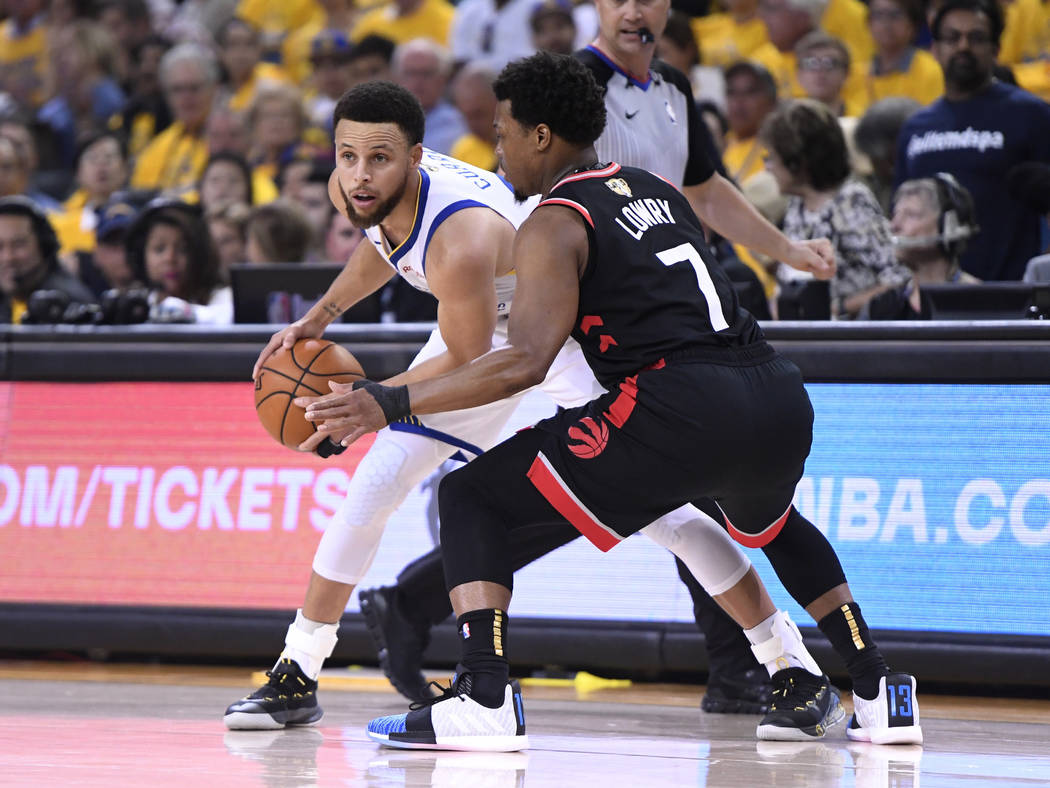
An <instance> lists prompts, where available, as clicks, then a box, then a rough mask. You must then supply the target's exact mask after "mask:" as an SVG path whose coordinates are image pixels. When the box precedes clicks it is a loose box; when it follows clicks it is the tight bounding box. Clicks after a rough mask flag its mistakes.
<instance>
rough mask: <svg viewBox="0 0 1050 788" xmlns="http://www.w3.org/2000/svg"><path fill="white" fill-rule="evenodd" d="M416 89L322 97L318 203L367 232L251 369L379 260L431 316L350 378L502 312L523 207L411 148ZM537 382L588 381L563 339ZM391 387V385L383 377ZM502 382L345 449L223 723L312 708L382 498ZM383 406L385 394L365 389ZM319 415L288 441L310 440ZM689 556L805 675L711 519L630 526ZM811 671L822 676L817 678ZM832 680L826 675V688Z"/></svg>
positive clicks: (469, 347)
mask: <svg viewBox="0 0 1050 788" xmlns="http://www.w3.org/2000/svg"><path fill="white" fill-rule="evenodd" d="M422 135H423V114H422V110H421V108H420V107H419V105H418V102H417V101H416V100H415V99H414V98H413V97H412V96H411V94H409V93H408V92H407V91H405V90H403V89H402V88H400V87H398V86H396V85H393V84H391V83H368V84H365V85H361V86H358V87H357V88H354V89H353V90H351V91H349V92H348V93H347V94H346V95H345V96H344V97H343V98H342V99H341V100H340V102H339V105H338V106H337V107H336V110H335V143H336V159H337V165H336V169H335V171H334V172H333V174H332V178H331V180H330V182H329V183H330V187H329V192H330V196H331V197H332V200H333V203H334V204H335V205H336V206H337V208H340V209H341V210H343V211H345V212H346V215H347V216H348V218H350V219H351V221H353V222H354V223H355V224H357V225H358V226H362V227H365V228H366V233H367V235H368V241H367V242H362V243H361V244H359V245H358V247H357V249H356V250H355V251H354V253H353V254H352V256H351V258H350V260H349V262H348V263H347V265H346V267H345V268H344V270H343V271H342V272H341V273H340V275H339V276H338V277H337V278H336V280H335V282H334V283H333V285H332V286H331V287H330V288H329V290H328V292H327V293H326V294H325V296H324V297H323V298H322V299H321V301H320V302H319V303H318V304H317V305H316V306H315V307H314V308H312V309H311V310H310V311H309V312H308V313H307V315H306V316H305V317H304V318H303V319H302V320H300V321H297V322H296V323H294V324H293V325H291V326H289V327H287V328H285V329H283V330H282V331H280V332H278V333H277V334H275V335H274V336H273V337H272V339H271V340H270V342H269V343H268V344H267V346H266V347H265V348H264V349H263V351H262V352H261V353H260V356H259V360H258V362H257V364H256V369H255V373H258V370H259V368H260V367H261V366H262V364H263V363H264V361H265V359H266V357H267V356H269V355H270V354H271V353H272V352H273V351H274V350H276V349H277V348H278V347H281V346H282V345H283V346H290V345H291V344H292V343H294V342H295V341H296V340H297V339H299V338H302V337H319V336H321V334H322V333H323V331H324V329H325V327H326V326H327V325H328V324H329V323H330V322H331V321H332V320H334V319H335V318H336V317H338V315H339V314H341V313H342V312H343V311H344V310H346V309H347V308H349V307H350V306H352V305H353V304H354V303H356V302H357V301H358V300H360V299H361V298H363V297H365V296H367V295H369V294H371V293H372V292H374V291H375V290H377V289H378V288H380V287H381V286H382V285H383V284H385V283H386V282H387V281H388V280H389V279H390V278H391V277H392V276H393V275H394V274H395V272H396V273H397V274H399V275H401V276H403V277H405V278H406V279H407V280H408V281H409V282H410V283H412V284H413V285H415V286H416V287H420V288H426V289H427V290H429V291H430V292H432V293H433V294H434V295H435V296H436V297H437V299H438V303H439V307H438V330H437V331H435V332H434V334H433V335H432V337H431V339H430V341H429V342H428V343H427V344H426V346H425V347H424V348H423V350H421V351H420V353H419V355H418V356H417V358H416V359H415V361H414V362H413V364H412V366H411V367H410V369H409V370H408V371H406V372H405V373H402V374H401V375H397V376H395V377H394V378H391V379H390V380H388V381H387V386H385V387H384V386H379V385H377V384H374V383H368V384H366V385H365V388H366V390H369V391H372V390H377V391H378V390H391V389H390V388H389V387H390V386H395V387H397V386H401V387H402V389H401V390H403V386H404V385H405V384H407V383H410V382H416V381H420V380H423V379H427V378H430V377H434V376H436V375H440V374H442V373H444V372H448V371H451V370H453V369H456V368H458V367H460V366H462V365H464V364H466V363H467V362H470V361H472V360H473V359H475V358H477V357H479V356H481V355H483V354H485V353H487V352H488V351H489V350H490V349H492V348H493V347H494V346H497V347H498V346H500V345H502V344H504V343H505V342H506V329H505V321H504V319H503V317H502V316H503V315H505V314H506V312H507V309H508V308H509V306H510V299H511V296H512V294H513V274H512V272H511V262H510V260H511V245H512V241H513V237H514V232H515V229H516V227H517V226H518V225H519V224H520V223H521V222H522V221H524V219H525V218H526V216H527V214H528V210H527V209H526V208H523V206H521V205H519V204H518V203H517V202H516V201H515V199H514V195H513V193H512V191H511V189H510V187H509V186H507V185H506V184H505V183H504V182H503V181H502V180H500V179H499V178H498V177H497V176H495V175H494V174H492V173H488V172H484V171H482V170H478V169H476V168H473V167H471V166H469V165H466V164H464V163H462V162H459V161H456V160H454V159H450V158H448V157H446V156H443V155H440V154H436V153H433V152H430V151H427V150H425V149H424V148H423V147H422V145H421V142H420V141H421V140H422ZM542 388H543V390H544V391H545V392H547V393H548V394H549V395H550V396H551V397H552V399H554V400H555V401H556V402H558V403H559V404H565V405H571V404H577V403H581V402H585V401H587V400H588V399H590V398H593V397H594V396H596V395H598V394H600V393H603V392H604V389H602V388H601V387H600V386H599V384H598V383H597V381H596V380H595V379H594V376H593V373H591V372H590V369H589V368H588V367H587V365H586V362H585V361H584V359H583V355H582V352H581V351H580V349H579V346H578V345H576V344H575V342H570V343H568V344H567V345H566V347H565V348H564V349H563V351H562V353H561V354H560V355H559V358H558V360H557V361H555V363H554V364H553V366H552V369H551V373H550V374H549V375H548V376H547V379H546V380H545V381H544V383H543V384H542ZM393 390H397V389H393ZM517 402H518V400H517V398H510V399H506V400H501V401H499V402H496V403H492V404H491V405H486V406H484V407H482V408H472V409H468V410H463V411H455V412H451V413H443V414H436V415H433V416H427V417H425V418H424V419H412V420H411V421H410V422H409V423H401V424H397V425H392V426H391V427H390V428H388V429H385V430H382V431H381V432H380V433H379V435H378V436H377V438H376V441H375V443H374V444H373V446H372V447H371V448H370V449H369V451H368V452H367V454H366V456H365V457H364V458H363V459H362V461H361V463H360V464H359V465H358V467H357V469H356V471H355V473H354V476H353V478H352V479H351V482H350V486H349V489H348V491H347V495H346V499H345V500H344V502H343V504H342V505H341V506H340V508H339V509H338V511H337V512H336V514H335V515H334V516H333V518H332V520H331V521H330V523H329V525H328V527H327V528H326V530H325V533H324V535H323V537H322V539H321V543H320V545H319V546H318V550H317V553H316V555H315V558H314V564H313V570H314V571H313V573H312V575H311V579H310V584H309V587H308V589H307V592H306V599H305V602H304V604H303V608H302V609H301V610H300V611H299V612H298V613H297V615H296V619H295V621H294V622H293V623H292V624H291V625H290V626H289V628H288V633H287V637H286V640H285V649H284V651H283V652H282V655H281V658H280V659H279V660H278V662H277V664H276V665H275V666H274V668H273V669H272V670H271V671H270V672H269V681H268V682H267V683H266V684H265V685H264V686H263V687H261V688H260V689H259V690H257V691H256V692H254V693H253V694H252V695H250V696H248V697H247V698H244V699H243V700H241V701H238V702H236V703H234V704H232V705H231V706H230V707H229V708H228V709H227V712H226V715H225V718H224V720H225V723H226V725H227V727H230V728H234V729H273V728H281V727H285V726H286V725H311V724H314V723H316V722H317V721H319V720H320V718H321V716H322V711H321V709H320V707H319V706H318V705H317V699H316V689H317V676H318V674H319V672H320V669H321V665H322V664H323V662H324V660H325V659H326V658H327V657H329V656H330V655H331V653H332V650H333V648H334V647H335V643H336V630H337V628H338V622H339V620H340V618H341V617H342V614H343V612H344V610H345V607H346V604H347V602H348V600H349V597H350V594H351V592H352V591H353V589H354V587H355V585H356V584H357V583H358V582H359V581H360V580H361V578H362V577H363V576H364V574H365V572H366V571H367V569H368V567H369V565H370V564H371V562H372V559H373V557H374V555H375V551H376V549H377V547H378V545H379V541H380V537H381V536H382V531H383V528H384V527H385V524H386V521H387V519H388V518H389V516H390V514H391V513H392V512H393V511H394V509H396V508H397V506H398V505H400V503H401V501H402V500H403V499H404V497H405V496H406V495H407V494H408V492H409V491H411V490H412V489H413V488H414V487H415V486H416V485H417V484H418V483H419V482H420V481H422V480H423V479H424V478H425V477H426V476H427V475H429V474H430V473H431V472H432V471H433V470H434V469H435V468H437V466H438V465H440V464H441V462H443V461H444V460H445V459H447V458H448V457H450V456H451V455H452V454H454V453H455V452H456V451H458V450H463V451H465V452H467V453H468V454H474V455H476V454H479V453H481V451H483V450H485V449H487V448H490V447H491V446H492V445H494V444H495V442H496V439H497V437H498V435H499V433H500V431H501V429H502V428H503V426H504V424H505V422H506V421H507V419H508V418H509V417H510V415H511V413H512V411H513V409H514V408H515V407H516V405H517ZM381 404H382V405H383V407H384V409H386V408H398V407H400V405H399V404H398V403H396V402H393V401H391V402H383V403H381ZM327 434H328V433H326V432H324V431H323V430H322V431H319V432H318V433H317V434H316V435H315V436H313V437H311V438H310V439H309V440H308V441H307V442H305V443H304V444H303V446H302V447H301V448H304V449H314V448H316V447H317V446H318V444H320V443H321V442H322V441H323V440H325V438H326V435H327ZM644 532H645V533H646V534H647V535H648V536H650V537H651V538H653V539H654V541H656V542H657V543H658V544H661V545H662V546H664V547H667V548H668V549H670V550H671V551H672V552H674V553H675V555H677V556H679V557H680V558H682V560H683V561H684V562H685V563H686V564H687V565H688V566H689V568H690V570H691V571H692V572H693V573H694V574H695V575H696V576H697V577H698V578H699V579H700V580H701V582H703V583H704V584H705V586H706V587H707V588H708V590H709V591H710V593H712V594H714V595H717V596H718V598H719V599H720V601H723V602H724V603H725V605H726V606H727V608H728V609H729V610H731V611H732V612H733V613H734V615H735V617H736V618H737V620H738V621H739V622H740V623H741V624H742V625H744V626H747V627H750V628H751V630H749V631H752V632H753V635H754V638H755V643H756V649H757V651H756V653H761V654H762V655H763V656H764V658H763V662H765V663H767V664H768V666H769V667H768V669H769V671H770V673H772V672H775V670H778V669H779V668H781V667H783V665H784V664H792V665H796V666H799V667H803V668H805V669H806V670H807V671H809V672H810V673H813V674H815V675H817V676H819V675H821V671H820V669H819V667H817V665H816V663H815V662H814V661H813V659H812V657H810V656H809V654H808V653H807V652H806V650H805V647H804V645H803V644H802V640H801V636H800V635H799V633H798V630H797V628H796V627H795V625H794V624H793V623H792V622H791V620H790V618H788V617H787V615H786V614H785V613H783V612H782V611H777V610H776V608H775V607H774V606H773V604H772V602H771V601H770V600H769V597H768V594H766V592H765V589H764V587H763V586H762V584H761V581H760V580H759V579H758V575H757V574H756V573H755V571H754V569H753V568H752V567H751V565H750V562H749V561H748V560H747V559H746V558H744V557H743V555H742V554H741V553H740V552H739V550H737V549H736V547H735V545H734V544H733V542H732V541H731V540H730V539H729V538H728V535H727V534H726V533H725V531H724V530H723V529H721V528H720V527H719V526H718V525H717V524H716V523H714V521H712V520H711V519H710V518H709V517H707V516H706V515H704V514H703V513H702V512H700V511H699V510H696V509H695V508H694V507H692V506H685V507H682V508H681V509H679V510H676V511H675V512H672V513H671V514H669V515H667V516H666V517H664V518H661V519H660V520H659V521H657V522H656V523H654V524H652V525H650V526H648V527H647V528H646V529H644ZM825 681H826V679H825ZM832 692H833V690H832ZM820 698H823V699H824V700H823V702H822V703H821V705H820V709H819V713H817V715H816V717H815V718H814V719H812V720H800V719H791V720H781V721H780V722H774V723H771V724H770V725H767V726H764V727H766V728H768V729H769V730H767V731H765V732H763V731H762V730H761V729H760V735H762V736H763V737H764V738H789V739H809V738H812V737H814V736H821V735H823V732H824V728H825V727H827V725H828V724H830V723H831V722H834V721H836V720H837V719H840V718H841V716H842V714H843V712H842V710H841V706H840V705H839V703H838V697H837V695H834V697H833V698H832V699H830V700H831V702H830V703H829V702H828V700H829V698H828V697H827V693H820V696H819V697H818V698H817V700H820Z"/></svg>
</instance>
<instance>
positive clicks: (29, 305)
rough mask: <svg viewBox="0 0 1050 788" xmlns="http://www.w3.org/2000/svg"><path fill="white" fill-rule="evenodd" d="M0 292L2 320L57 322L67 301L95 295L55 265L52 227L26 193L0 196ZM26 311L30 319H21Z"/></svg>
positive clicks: (91, 299) (89, 299) (88, 300)
mask: <svg viewBox="0 0 1050 788" xmlns="http://www.w3.org/2000/svg"><path fill="white" fill-rule="evenodd" d="M34 294H37V297H36V298H33V296H34ZM45 294H46V295H45ZM0 295H2V298H3V300H2V301H0V321H3V322H5V323H21V322H60V321H61V319H62V315H63V314H64V313H65V309H66V307H68V306H69V305H70V304H71V303H72V304H77V303H82V304H89V303H92V302H94V300H95V298H94V296H93V295H92V293H91V291H90V290H89V289H88V288H87V287H86V286H85V285H84V283H83V282H81V281H80V280H79V279H77V278H76V277H74V276H73V275H72V274H70V273H69V272H67V271H66V270H65V269H64V268H63V267H62V266H61V265H59V263H58V238H57V237H56V236H55V231H54V229H52V227H51V224H50V222H48V220H47V217H46V216H45V215H44V214H43V213H42V212H41V211H40V209H39V208H37V207H36V206H35V205H34V204H33V202H32V201H31V200H29V199H28V198H26V197H17V196H16V197H3V198H0ZM45 302H46V303H45ZM38 310H41V311H38ZM27 313H28V314H29V316H30V321H25V319H24V318H25V317H26V315H27Z"/></svg>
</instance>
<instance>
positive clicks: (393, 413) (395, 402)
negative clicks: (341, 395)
mask: <svg viewBox="0 0 1050 788" xmlns="http://www.w3.org/2000/svg"><path fill="white" fill-rule="evenodd" d="M358 383H361V385H360V386H359V385H358ZM354 388H355V389H358V388H362V389H364V390H365V391H367V392H368V393H369V394H371V395H372V398H373V399H374V400H375V401H376V402H377V403H379V407H380V408H382V409H383V416H384V417H385V418H386V423H387V424H393V423H394V422H395V421H398V420H400V419H403V418H404V417H405V416H407V415H409V414H410V413H411V412H412V406H411V405H410V404H409V402H408V386H384V385H383V384H381V383H373V382H372V381H371V380H366V381H360V380H358V381H354Z"/></svg>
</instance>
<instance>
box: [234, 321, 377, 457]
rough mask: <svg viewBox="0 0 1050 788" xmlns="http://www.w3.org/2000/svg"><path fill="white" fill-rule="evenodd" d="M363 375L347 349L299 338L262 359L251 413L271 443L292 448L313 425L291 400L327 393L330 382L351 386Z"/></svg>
mask: <svg viewBox="0 0 1050 788" xmlns="http://www.w3.org/2000/svg"><path fill="white" fill-rule="evenodd" d="M364 376H365V372H364V370H363V369H362V368H361V365H360V364H359V363H358V361H357V359H356V358H354V356H353V354H352V353H350V351H349V350H346V349H345V348H343V347H341V346H340V345H337V344H335V343H334V342H329V341H328V340H327V339H300V340H299V341H298V342H296V343H295V344H294V345H293V346H292V347H291V348H290V349H286V348H283V347H282V348H278V349H277V350H276V351H275V352H274V354H273V355H272V356H270V357H269V358H268V359H266V363H265V364H263V367H262V370H260V372H259V377H258V378H256V380H255V411H256V413H257V414H258V415H259V421H260V422H262V425H263V427H265V428H266V431H267V432H268V433H270V436H271V437H273V439H274V440H276V441H277V442H278V443H281V444H283V445H285V446H287V447H288V448H290V449H296V448H297V447H298V446H299V444H300V443H302V442H303V441H304V440H306V439H307V438H308V437H310V435H312V434H313V432H314V424H313V423H312V422H309V421H307V420H306V418H305V414H306V411H305V410H303V409H302V408H300V407H298V406H296V405H293V404H292V400H294V399H295V398H296V397H321V396H324V395H325V394H331V393H332V390H331V388H329V386H328V381H330V380H334V381H335V382H336V383H353V382H354V381H355V380H360V379H361V378H363V377H364Z"/></svg>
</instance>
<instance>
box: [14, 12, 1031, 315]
mask: <svg viewBox="0 0 1050 788" xmlns="http://www.w3.org/2000/svg"><path fill="white" fill-rule="evenodd" d="M624 1H625V0H595V2H596V3H597V4H598V7H596V6H595V4H594V3H592V2H590V0H583V1H582V2H579V3H576V4H572V3H571V2H569V0H460V2H458V4H453V3H450V2H449V1H448V0H387V1H386V2H384V1H383V0H376V1H375V2H373V0H284V1H283V2H273V1H271V0H181V2H175V0H0V20H2V21H0V294H2V299H3V300H2V303H0V321H3V322H8V323H19V322H54V321H56V320H64V321H66V322H85V323H91V322H110V323H121V322H136V321H139V320H144V319H152V320H158V321H172V322H201V323H212V324H222V323H229V322H231V321H232V320H233V306H232V304H233V298H232V294H231V290H230V267H231V266H232V265H235V264H240V263H256V264H265V263H275V262H283V263H311V262H326V261H327V262H333V263H339V264H341V263H343V262H345V261H346V259H347V258H348V256H349V254H350V253H351V252H352V250H353V248H354V247H355V246H356V244H357V243H358V242H359V241H360V240H361V238H362V237H363V236H362V233H361V231H360V230H359V229H358V228H355V227H354V226H353V225H351V224H350V222H349V221H348V220H347V219H346V218H345V217H343V216H342V215H341V214H339V213H338V212H336V211H335V210H334V209H333V207H332V205H331V203H330V201H329V199H328V190H327V183H328V177H329V174H330V172H331V170H332V166H333V164H332V162H333V153H332V149H331V146H332V120H331V114H332V109H333V107H334V105H335V102H336V101H337V100H338V98H339V96H341V95H342V94H343V92H345V91H346V90H347V89H349V88H350V87H352V86H354V85H355V84H358V83H360V82H363V81H367V80H371V79H390V80H393V81H396V82H398V83H400V84H402V85H404V86H405V87H406V88H407V89H408V90H410V91H411V92H412V93H413V94H414V95H415V96H416V97H417V98H418V99H419V101H420V103H421V104H422V106H423V108H424V110H425V112H426V138H425V140H424V144H425V145H426V146H427V147H429V148H432V149H434V150H436V151H439V152H442V153H446V154H449V155H451V156H454V157H456V158H459V159H462V160H464V161H467V162H469V163H471V164H474V165H476V166H479V167H482V168H485V169H495V168H496V166H497V162H496V156H495V153H494V142H495V141H494V136H493V129H492V117H493V112H494V108H495V103H496V102H495V98H494V96H493V94H492V91H491V87H490V85H491V81H492V79H493V78H494V76H495V74H496V73H498V71H499V70H500V68H502V66H503V65H504V64H505V63H507V62H508V61H510V60H512V59H514V58H516V57H520V56H523V55H527V54H530V53H531V52H533V51H535V50H536V49H548V50H551V51H556V52H561V53H566V54H568V53H571V52H573V51H575V50H577V49H579V48H581V47H584V46H586V45H588V44H589V43H590V42H591V41H592V40H593V39H594V38H595V35H596V33H597V30H598V25H599V10H600V7H601V6H602V5H612V6H615V5H619V4H622V3H623V2H624ZM638 1H639V0H626V2H638ZM641 1H642V2H644V1H645V0H641ZM649 1H651V2H659V1H660V0H649ZM657 55H658V57H660V58H661V59H663V60H665V61H667V62H668V63H670V64H671V65H673V66H674V67H676V68H678V69H679V70H681V71H683V72H684V73H685V74H686V75H687V76H688V77H689V81H690V82H691V84H692V89H693V92H694V98H695V100H696V102H697V106H698V109H699V111H700V117H701V118H702V119H703V120H704V125H705V126H706V127H707V133H709V134H710V136H711V139H712V143H713V144H712V149H713V150H716V151H717V152H718V154H719V155H720V156H721V157H722V162H721V164H722V167H723V171H724V172H725V173H726V175H727V176H728V177H730V178H731V179H732V180H733V181H734V182H735V183H736V184H737V185H738V186H739V187H740V189H741V190H742V191H743V193H744V194H745V195H746V196H747V197H748V199H749V200H751V201H752V202H753V203H754V204H755V205H756V206H757V207H758V208H759V210H760V211H761V212H762V213H763V214H764V215H765V216H766V217H767V218H769V219H770V220H771V221H772V222H774V223H775V224H777V225H778V226H780V227H781V228H783V230H784V231H785V233H786V234H788V235H789V236H790V237H792V238H813V237H822V236H823V237H829V238H830V239H831V240H832V242H833V244H834V246H835V250H836V254H837V256H838V262H839V272H838V274H837V275H836V277H835V279H834V280H833V281H832V282H831V283H830V287H829V288H828V289H827V290H826V291H825V292H824V295H823V296H822V298H823V299H824V301H825V303H823V304H820V305H818V308H816V309H812V310H811V309H809V307H805V306H804V305H805V303H806V302H805V300H804V299H801V300H800V299H796V300H795V301H791V299H790V298H786V296H790V295H791V294H792V293H801V292H802V291H803V290H804V289H805V288H806V286H807V285H808V284H809V283H807V282H805V281H799V280H798V279H797V277H796V275H795V272H793V271H792V270H791V269H787V268H786V267H785V266H781V265H779V264H778V263H777V261H775V260H768V259H762V258H761V257H759V256H757V255H755V254H753V253H752V252H751V251H750V250H748V249H746V248H742V247H739V246H733V245H732V244H729V243H726V242H721V243H718V239H713V241H714V242H715V248H716V249H718V253H719V256H720V257H721V258H722V259H723V260H725V261H726V262H727V263H732V264H733V265H735V266H736V267H737V268H740V269H742V270H745V271H746V272H747V277H749V278H750V279H751V283H752V284H753V286H754V287H753V293H752V298H751V301H750V302H749V305H750V306H751V308H752V309H753V310H754V311H755V312H756V313H757V314H758V315H759V316H760V317H762V318H764V319H773V318H776V317H778V316H779V317H781V318H784V317H793V316H794V317H798V316H806V317H808V316H815V317H827V316H830V317H834V318H837V319H851V318H871V319H914V318H920V317H928V316H929V314H928V310H927V309H926V307H925V305H924V303H923V302H922V300H921V299H920V298H919V292H920V290H919V287H920V285H922V284H927V283H952V282H954V283H967V282H977V281H1004V280H1005V281H1019V280H1022V279H1025V278H1027V279H1029V280H1033V279H1035V280H1038V279H1041V278H1042V279H1050V267H1048V266H1047V264H1046V260H1047V259H1050V258H1045V257H1042V258H1041V256H1042V255H1043V253H1044V252H1045V251H1046V250H1047V240H1048V236H1047V232H1046V227H1047V223H1046V217H1047V213H1048V212H1050V174H1048V173H1050V167H1048V164H1050V105H1048V104H1047V100H1048V99H1050V0H998V1H997V0H926V1H925V2H924V0H869V2H868V3H864V2H862V1H861V0H673V2H672V3H671V9H670V13H669V16H668V20H667V26H666V29H665V30H663V31H662V33H661V34H660V35H659V36H658V40H657ZM945 173H946V174H945ZM785 304H786V305H788V306H787V307H785V306H784V305H785ZM800 304H801V305H803V306H802V307H800V306H799V305H800ZM778 305H779V306H778ZM355 314H356V315H357V316H358V319H361V320H368V321H372V320H383V321H411V320H428V319H432V318H433V316H434V305H433V302H432V300H430V299H429V297H424V296H422V295H421V294H418V293H416V292H415V291H412V290H411V288H409V287H408V286H407V285H404V284H403V283H401V282H400V280H397V281H396V282H392V283H391V284H390V285H388V287H387V288H386V289H384V290H383V291H382V292H381V293H379V294H377V295H376V298H375V302H374V303H373V304H370V305H365V308H363V309H360V310H358V311H357V312H356V313H355Z"/></svg>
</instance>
